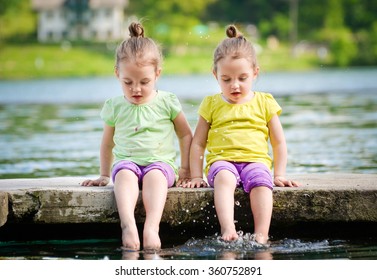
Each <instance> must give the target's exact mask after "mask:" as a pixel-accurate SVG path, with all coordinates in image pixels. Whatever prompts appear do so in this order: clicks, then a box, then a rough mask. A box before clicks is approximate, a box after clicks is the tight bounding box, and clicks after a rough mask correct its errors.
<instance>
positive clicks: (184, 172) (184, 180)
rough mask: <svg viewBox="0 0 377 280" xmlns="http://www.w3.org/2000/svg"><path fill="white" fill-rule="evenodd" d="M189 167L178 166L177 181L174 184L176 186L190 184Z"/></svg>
mask: <svg viewBox="0 0 377 280" xmlns="http://www.w3.org/2000/svg"><path fill="white" fill-rule="evenodd" d="M190 176H191V175H190V169H188V168H182V167H181V168H180V169H179V170H178V181H177V184H176V186H177V187H182V188H187V187H189V184H190Z"/></svg>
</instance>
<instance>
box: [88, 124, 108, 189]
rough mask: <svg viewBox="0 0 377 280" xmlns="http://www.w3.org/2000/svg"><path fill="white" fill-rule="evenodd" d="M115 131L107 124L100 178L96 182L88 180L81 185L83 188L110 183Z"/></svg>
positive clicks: (103, 139) (103, 141) (102, 149)
mask: <svg viewBox="0 0 377 280" xmlns="http://www.w3.org/2000/svg"><path fill="white" fill-rule="evenodd" d="M114 130H115V128H114V127H111V126H109V125H107V124H105V125H104V128H103V135H102V142H101V150H100V162H101V167H100V177H99V178H98V179H96V180H86V181H84V182H82V183H81V185H82V186H106V185H107V184H108V183H109V182H110V171H111V164H112V162H113V154H112V150H113V147H114V141H113V137H114Z"/></svg>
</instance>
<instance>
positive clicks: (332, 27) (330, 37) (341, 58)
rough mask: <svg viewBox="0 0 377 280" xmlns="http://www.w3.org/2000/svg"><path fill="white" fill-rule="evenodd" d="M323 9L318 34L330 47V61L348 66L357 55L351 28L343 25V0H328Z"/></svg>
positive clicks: (337, 64) (336, 64)
mask: <svg viewBox="0 0 377 280" xmlns="http://www.w3.org/2000/svg"><path fill="white" fill-rule="evenodd" d="M325 10H326V13H325V18H324V27H323V29H322V31H321V34H320V36H321V39H322V40H324V42H325V43H326V44H327V45H328V47H329V49H330V54H331V56H330V63H331V64H334V65H335V66H343V67H344V66H348V65H350V64H351V62H352V61H353V59H354V58H355V57H356V55H357V45H356V43H355V40H354V38H353V34H352V32H351V30H350V29H349V28H347V27H346V26H345V25H344V10H343V1H341V0H329V1H328V2H327V8H326V9H325Z"/></svg>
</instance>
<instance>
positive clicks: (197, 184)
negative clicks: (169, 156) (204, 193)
mask: <svg viewBox="0 0 377 280" xmlns="http://www.w3.org/2000/svg"><path fill="white" fill-rule="evenodd" d="M201 187H203V188H205V187H207V182H206V181H204V180H203V178H200V177H198V178H192V179H191V182H190V188H201Z"/></svg>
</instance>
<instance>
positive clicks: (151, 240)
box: [143, 228, 161, 250]
mask: <svg viewBox="0 0 377 280" xmlns="http://www.w3.org/2000/svg"><path fill="white" fill-rule="evenodd" d="M143 241H144V242H143V247H144V249H146V250H159V249H161V240H160V236H159V235H158V231H156V230H153V229H146V228H144V232H143Z"/></svg>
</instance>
